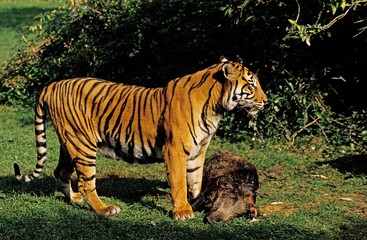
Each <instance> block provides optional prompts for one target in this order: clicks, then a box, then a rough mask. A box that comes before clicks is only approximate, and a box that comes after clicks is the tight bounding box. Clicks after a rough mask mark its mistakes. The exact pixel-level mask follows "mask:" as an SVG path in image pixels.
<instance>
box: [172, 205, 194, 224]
mask: <svg viewBox="0 0 367 240" xmlns="http://www.w3.org/2000/svg"><path fill="white" fill-rule="evenodd" d="M194 217H195V215H194V212H193V211H192V209H191V207H190V208H189V209H185V210H181V211H177V210H176V211H175V210H174V211H173V219H175V220H181V221H184V220H187V219H191V218H194Z"/></svg>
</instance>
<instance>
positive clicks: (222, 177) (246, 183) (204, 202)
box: [192, 153, 259, 223]
mask: <svg viewBox="0 0 367 240" xmlns="http://www.w3.org/2000/svg"><path fill="white" fill-rule="evenodd" d="M258 188H259V178H258V174H257V169H256V167H255V166H254V165H253V164H251V163H250V162H249V161H247V160H246V159H244V158H243V157H242V156H240V155H236V154H232V153H218V154H215V155H214V156H212V157H210V158H208V159H207V160H205V166H204V175H203V186H202V191H201V194H200V195H199V197H198V198H196V199H195V200H194V201H193V203H192V207H193V208H194V209H195V210H205V211H207V212H208V213H207V215H206V216H205V219H204V221H205V222H208V223H215V222H224V221H227V220H229V219H231V218H234V217H237V216H241V215H249V216H251V217H254V218H256V217H257V214H258V210H257V208H256V206H255V203H256V190H257V189H258Z"/></svg>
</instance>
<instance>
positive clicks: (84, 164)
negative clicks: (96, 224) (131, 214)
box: [73, 149, 120, 216]
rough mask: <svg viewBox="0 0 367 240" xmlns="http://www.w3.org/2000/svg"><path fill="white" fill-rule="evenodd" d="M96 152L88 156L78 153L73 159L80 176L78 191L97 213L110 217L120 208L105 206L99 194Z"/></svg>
mask: <svg viewBox="0 0 367 240" xmlns="http://www.w3.org/2000/svg"><path fill="white" fill-rule="evenodd" d="M96 150H97V149H96ZM96 150H95V151H94V153H93V154H90V155H88V156H84V155H82V154H80V153H77V155H76V156H74V158H73V161H74V162H75V169H76V172H77V175H78V190H79V192H80V193H81V194H82V196H83V198H84V199H85V200H86V201H87V202H88V204H89V206H91V208H93V210H94V211H95V212H96V213H98V214H100V215H103V216H110V215H114V214H117V213H119V212H120V208H119V207H117V206H115V205H109V206H107V205H105V204H104V203H103V202H102V201H101V199H100V198H99V196H98V194H97V190H96V164H95V163H96Z"/></svg>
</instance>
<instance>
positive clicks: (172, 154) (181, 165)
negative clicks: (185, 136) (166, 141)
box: [163, 146, 194, 220]
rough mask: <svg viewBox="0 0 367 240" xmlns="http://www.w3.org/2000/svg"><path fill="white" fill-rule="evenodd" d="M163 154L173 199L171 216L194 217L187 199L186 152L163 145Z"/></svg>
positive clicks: (176, 217)
mask: <svg viewBox="0 0 367 240" xmlns="http://www.w3.org/2000/svg"><path fill="white" fill-rule="evenodd" d="M163 156H164V159H165V162H166V168H167V175H168V181H169V184H170V187H171V195H172V201H173V211H172V212H173V218H174V219H175V220H186V219H190V218H193V217H194V212H193V210H192V207H191V205H190V204H189V202H188V200H187V182H186V157H187V156H186V154H185V153H184V152H183V151H182V149H175V148H173V147H172V146H165V147H164V149H163Z"/></svg>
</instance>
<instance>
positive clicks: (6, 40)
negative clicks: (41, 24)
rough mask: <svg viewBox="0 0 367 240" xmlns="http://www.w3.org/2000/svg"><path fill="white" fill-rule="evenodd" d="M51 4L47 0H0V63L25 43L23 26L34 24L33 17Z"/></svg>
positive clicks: (51, 4)
mask: <svg viewBox="0 0 367 240" xmlns="http://www.w3.org/2000/svg"><path fill="white" fill-rule="evenodd" d="M53 5H54V3H53V2H51V1H48V0H0V65H2V64H3V63H4V61H6V60H7V59H8V58H9V57H11V56H12V55H13V54H14V53H15V52H16V51H17V49H18V47H19V46H20V45H21V44H25V43H24V40H23V39H22V34H23V33H24V31H25V28H24V27H25V26H29V25H33V24H36V23H37V21H38V20H37V19H35V18H34V17H35V16H37V15H39V14H40V13H42V12H45V10H47V9H50V8H51V7H52V6H53Z"/></svg>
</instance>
